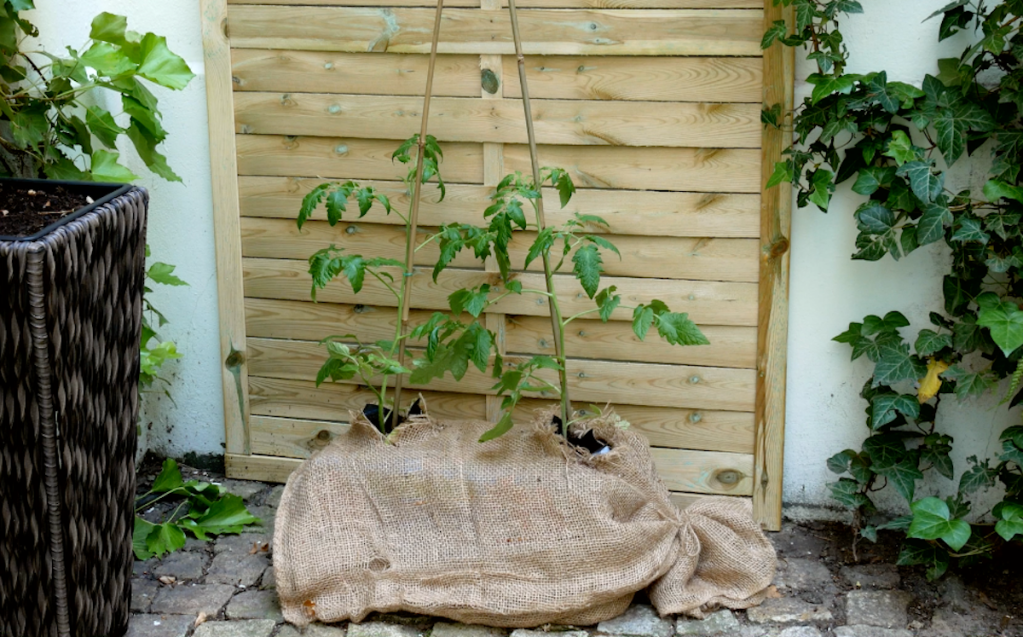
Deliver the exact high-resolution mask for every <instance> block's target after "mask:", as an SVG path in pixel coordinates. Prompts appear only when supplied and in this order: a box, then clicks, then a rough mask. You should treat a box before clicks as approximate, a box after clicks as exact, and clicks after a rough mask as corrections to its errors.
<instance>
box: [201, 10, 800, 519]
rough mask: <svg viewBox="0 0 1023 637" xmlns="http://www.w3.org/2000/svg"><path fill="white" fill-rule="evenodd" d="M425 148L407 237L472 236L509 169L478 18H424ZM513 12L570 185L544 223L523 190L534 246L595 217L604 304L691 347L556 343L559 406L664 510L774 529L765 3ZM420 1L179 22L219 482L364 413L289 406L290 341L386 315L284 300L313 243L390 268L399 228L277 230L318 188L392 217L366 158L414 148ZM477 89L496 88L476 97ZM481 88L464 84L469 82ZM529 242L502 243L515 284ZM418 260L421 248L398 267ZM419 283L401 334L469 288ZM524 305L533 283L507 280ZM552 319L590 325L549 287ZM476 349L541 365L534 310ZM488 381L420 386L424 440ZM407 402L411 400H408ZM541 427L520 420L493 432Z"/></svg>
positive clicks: (498, 56)
mask: <svg viewBox="0 0 1023 637" xmlns="http://www.w3.org/2000/svg"><path fill="white" fill-rule="evenodd" d="M446 4H448V5H450V6H451V8H450V9H445V13H444V19H443V24H442V30H441V36H440V45H439V46H440V48H439V50H440V53H441V55H440V56H439V57H438V66H437V76H436V80H435V83H434V95H435V99H434V101H433V106H432V110H431V117H430V128H429V130H430V132H431V133H432V134H433V135H435V136H437V137H438V139H440V141H441V142H442V144H443V147H444V151H445V161H444V163H443V165H442V172H443V174H444V176H445V180H446V181H447V182H448V184H449V186H448V195H447V198H446V199H445V200H444V201H443V202H438V201H437V199H438V197H437V193H436V191H435V190H434V189H433V187H432V186H430V187H428V188H427V189H426V200H425V201H424V202H423V205H422V208H421V221H420V223H421V224H422V225H423V226H425V227H424V232H428V231H429V230H430V229H431V228H432V227H436V226H439V225H441V224H443V223H448V222H465V221H475V222H479V220H480V219H481V218H482V210H483V209H484V208H485V207H486V206H487V205H488V199H487V198H488V196H489V194H490V192H491V191H492V188H493V186H494V185H495V184H496V183H497V182H498V181H499V180H500V178H501V177H502V176H503V175H504V174H505V173H506V172H509V171H515V170H519V171H522V172H524V173H528V172H529V164H528V162H529V159H528V152H527V149H526V147H525V145H524V143H525V141H526V134H525V127H524V120H523V116H522V107H521V102H520V101H519V99H518V98H519V97H520V95H521V92H520V86H519V82H518V76H517V72H516V68H515V60H514V57H513V56H512V55H511V53H512V43H511V29H510V24H509V22H508V14H507V11H506V10H505V9H504V8H503V6H504V5H503V4H502V2H501V0H453V1H449V2H448V3H446ZM598 4H599V5H603V4H606V3H604V2H601V1H600V0H521V1H520V2H519V5H520V8H521V10H520V12H519V14H520V20H521V22H522V31H523V34H524V37H525V38H526V40H525V42H524V48H525V52H526V55H527V73H528V79H529V82H530V92H531V94H532V96H533V99H534V103H533V109H534V113H535V119H536V129H537V135H538V139H539V143H540V144H541V146H540V158H541V163H542V164H543V165H552V166H561V167H564V168H566V169H568V170H569V171H570V172H571V174H572V178H573V180H574V181H575V183H576V185H577V186H578V187H579V188H580V190H579V192H578V193H577V195H576V197H575V198H574V199H573V200H572V202H571V203H570V204H569V206H568V207H567V208H565V209H563V210H562V209H560V208H559V205H558V200H557V193H556V192H553V191H550V192H548V191H545V192H544V198H545V203H546V206H545V207H546V208H547V210H548V221H549V222H550V223H559V222H563V221H564V220H566V219H567V218H569V217H570V216H571V215H572V214H573V213H575V212H584V213H590V214H598V215H601V216H603V217H605V218H606V219H607V220H608V221H609V222H610V228H609V229H608V230H607V232H609V233H610V234H611V235H613V240H614V242H615V243H616V244H617V245H618V247H619V248H620V249H621V251H622V259H621V260H620V261H619V260H616V259H613V258H611V259H608V260H607V261H608V262H607V264H606V267H607V280H606V282H605V284H616V285H618V287H619V290H620V291H622V292H624V293H625V294H626V295H627V297H628V302H629V303H631V304H635V303H637V302H647V301H649V300H650V299H654V298H659V299H663V300H664V301H666V302H667V303H668V304H669V305H670V306H671V307H672V309H674V310H677V311H682V312H688V313H689V314H690V316H691V317H693V319H694V320H696V321H697V322H698V323H699V324H700V325H701V327H702V329H703V330H704V332H705V333H706V335H707V336H708V338H709V339H710V341H711V343H712V344H711V345H710V346H705V347H688V348H681V347H669V346H667V345H664V344H663V343H662V342H659V341H658V340H657V338H656V337H653V338H651V339H650V340H649V341H648V342H646V343H642V342H639V341H638V340H637V339H636V338H635V337H634V336H633V334H632V331H631V325H630V320H631V316H630V314H629V313H628V312H627V311H621V310H620V311H618V312H616V313H615V314H614V316H613V317H612V318H613V320H612V321H611V322H609V323H606V324H604V323H601V322H599V321H591V320H580V321H578V322H575V323H573V324H572V327H571V329H570V330H569V333H568V335H567V347H568V351H569V353H570V354H571V355H572V356H573V358H572V359H571V361H570V364H569V371H570V378H571V384H572V385H573V392H574V393H573V396H574V398H575V399H576V400H577V401H578V402H579V403H600V404H603V403H607V402H610V403H613V404H614V405H615V406H616V408H617V409H618V411H619V413H621V414H622V416H623V417H624V418H626V419H627V420H629V421H630V422H631V423H632V425H633V427H634V428H635V429H636V430H638V431H641V432H642V433H644V434H645V435H646V436H647V437H648V438H649V439H650V442H651V444H652V445H653V447H654V457H655V459H656V462H657V466H658V468H659V470H660V472H661V475H662V476H663V478H664V481H665V483H666V484H667V485H668V487H669V488H670V489H671V490H672V491H673V492H675V493H676V499H677V501H678V502H679V503H680V504H686V503H688V502H691V501H692V500H693V498H697V497H701V496H703V495H707V494H714V495H729V496H735V497H751V498H753V501H754V507H755V511H756V515H757V516H758V518H759V519H760V520H761V522H762V523H763V524H764V525H765V527H767V528H772V529H776V528H778V526H779V524H780V519H781V518H780V515H781V477H782V474H781V458H782V434H783V418H784V398H785V395H784V394H785V388H784V380H785V336H786V335H785V329H786V320H785V319H786V312H787V279H788V256H787V251H788V239H787V237H788V228H789V207H790V205H791V201H790V200H789V197H788V191H787V190H784V189H774V190H773V191H768V192H764V191H763V185H764V184H765V183H766V180H767V178H768V176H769V175H770V174H771V169H772V167H773V163H774V162H775V161H776V160H777V159H778V157H779V156H780V153H781V151H782V149H783V147H784V144H785V143H786V140H785V136H784V135H783V134H782V133H781V132H780V131H777V130H773V129H765V128H764V127H763V126H762V125H761V123H760V110H761V108H762V105H763V104H765V103H767V104H774V103H782V104H783V105H785V106H786V107H789V106H791V103H792V60H793V58H792V56H791V52H788V53H786V52H784V51H783V50H782V49H781V47H780V46H777V45H776V46H774V47H772V48H771V49H769V50H768V51H766V52H762V51H761V50H760V46H759V44H760V39H761V35H762V33H763V31H764V29H765V25H769V24H771V23H772V22H774V21H775V20H779V19H790V17H789V16H788V15H787V13H786V12H785V11H784V10H782V9H779V8H775V7H774V6H773V4H772V2H771V0H766V1H762V0H620V1H616V2H614V3H613V4H614V6H615V8H614V9H605V8H600V7H597V6H594V5H598ZM433 6H434V5H433V3H432V2H431V1H430V0H204V1H203V9H202V11H203V20H204V41H205V48H206V76H207V92H208V99H209V110H210V139H211V155H212V161H213V179H214V205H215V218H216V230H217V245H218V267H219V274H218V283H219V289H220V292H219V298H220V312H221V335H222V338H221V341H222V347H221V349H222V355H223V361H224V370H223V378H224V387H225V417H226V426H227V456H226V460H227V470H228V473H229V475H232V476H236V477H248V478H260V479H267V480H281V481H283V480H284V479H286V477H287V475H288V474H289V473H290V472H291V471H292V470H293V469H294V467H295V466H297V464H298V463H299V462H300V461H301V458H304V457H306V456H308V455H309V454H310V453H311V452H312V451H314V450H316V449H318V448H320V447H322V446H323V445H325V444H327V443H328V442H329V441H330V440H331V438H332V437H333V436H335V435H336V434H337V433H338V432H340V431H342V430H343V429H344V428H345V427H346V426H347V425H346V424H345V423H344V420H345V419H346V418H347V410H348V409H358V408H360V407H361V406H362V405H363V404H364V403H365V402H366V401H367V400H368V399H369V398H370V397H371V394H370V393H369V392H368V391H367V390H366V389H365V388H364V387H360V386H358V385H356V384H345V383H339V384H330V385H325V386H323V387H321V388H318V389H317V388H315V386H314V383H313V379H314V378H315V375H316V371H317V370H318V368H319V366H320V364H321V363H322V360H323V353H322V350H321V348H320V347H319V346H317V344H316V341H317V340H318V339H320V338H321V337H323V336H325V335H327V334H337V333H348V332H354V333H356V334H358V335H359V336H360V337H361V338H362V339H363V340H368V341H372V340H376V339H380V338H387V337H390V336H391V335H393V327H394V324H395V320H396V311H395V309H394V307H393V298H392V297H391V296H390V295H389V294H386V293H385V291H384V290H382V289H380V288H379V287H377V286H375V285H374V283H375V281H367V282H366V285H365V287H364V289H363V291H362V292H361V293H360V294H359V295H354V294H353V293H352V291H351V288H350V287H348V285H347V284H346V283H343V282H337V283H335V284H332V285H331V286H329V287H328V288H327V289H325V290H323V291H322V292H321V293H320V294H319V295H318V298H319V301H320V302H319V303H312V302H310V299H309V288H310V280H309V276H308V274H307V272H306V270H307V264H306V262H305V259H306V258H307V257H308V255H309V254H311V253H312V252H314V251H315V250H317V249H319V248H321V247H324V246H326V245H329V244H331V243H333V244H336V245H338V246H341V247H345V248H350V249H352V250H357V251H359V252H361V253H362V254H364V255H372V256H388V257H393V258H399V259H400V258H401V257H402V254H403V247H404V240H403V236H402V232H401V228H400V226H397V225H396V224H397V223H399V222H400V220H399V219H397V218H394V217H387V216H385V215H384V214H382V211H380V210H378V209H376V208H374V209H373V211H371V212H370V214H369V215H367V216H366V217H365V218H363V219H359V220H346V221H345V222H344V223H341V224H339V225H337V226H336V227H330V226H329V225H328V224H327V223H326V221H325V220H324V216H323V211H322V210H321V211H318V212H317V213H316V215H314V217H313V220H312V221H310V222H309V223H307V224H306V225H305V227H304V228H303V229H302V230H301V231H299V230H298V229H297V228H296V227H295V223H294V219H295V216H296V215H297V211H298V208H299V204H300V202H301V199H302V197H303V196H304V194H305V193H306V192H308V191H309V189H311V188H312V187H314V186H316V185H317V184H319V183H321V181H323V180H326V179H355V180H359V181H360V182H362V183H364V184H367V185H372V186H374V187H376V188H378V189H379V190H381V191H383V192H385V193H386V194H388V195H389V196H390V197H391V199H392V201H393V202H394V203H396V204H397V205H398V206H406V205H407V203H408V202H407V197H406V195H405V194H404V188H403V185H402V184H401V182H400V177H401V171H402V170H403V167H401V166H396V165H394V164H393V163H392V162H391V160H390V154H391V152H392V150H393V149H394V147H395V146H396V141H397V140H402V139H405V138H407V137H409V136H410V135H412V134H413V133H414V132H417V131H418V126H419V117H420V111H421V108H422V100H421V96H422V92H423V90H424V87H425V78H426V65H427V55H425V53H428V51H429V38H430V29H431V26H432V21H433ZM488 72H489V73H493V74H494V76H495V77H496V78H497V79H498V84H497V88H496V90H494V91H493V92H489V91H488V90H486V89H485V88H483V83H482V82H481V75H482V74H483V73H488ZM488 86H489V84H488ZM531 241H532V235H531V234H529V233H522V234H521V235H519V236H517V237H516V239H515V241H514V243H513V246H512V251H513V254H514V255H515V257H517V258H518V259H519V261H520V262H521V260H522V257H523V256H524V255H525V252H526V250H527V249H528V246H529V244H530V242H531ZM434 257H435V248H432V247H431V248H426V249H424V250H422V251H421V253H420V254H419V255H418V258H419V259H420V260H421V261H420V262H419V263H420V264H421V265H426V264H429V263H431V262H432V261H433V259H434ZM453 265H454V267H453V268H452V269H451V270H449V271H448V272H446V273H445V275H442V276H441V278H440V279H439V280H438V282H437V283H434V282H433V281H432V280H431V279H430V276H429V275H428V269H424V271H423V272H422V273H421V274H420V275H419V276H416V277H415V278H414V282H413V283H414V287H413V306H414V307H415V308H416V311H414V312H413V314H412V320H413V322H415V321H416V320H417V318H420V317H424V316H428V315H429V312H430V311H431V310H435V309H446V307H447V300H446V299H447V295H448V294H450V293H451V292H452V291H453V290H455V289H457V288H459V287H470V286H473V285H478V284H480V283H484V282H488V281H489V282H493V281H494V278H495V274H494V271H495V269H496V268H494V267H493V264H485V265H483V266H481V265H480V264H479V263H476V262H473V260H471V259H469V258H467V256H466V257H461V258H459V259H457V260H456V261H455V262H454V264H453ZM518 276H519V278H520V279H521V280H522V281H523V283H524V285H526V286H527V287H529V286H533V287H543V284H542V276H541V274H540V273H539V272H538V271H537V269H536V268H535V267H532V268H530V269H529V270H527V271H525V272H522V273H520V274H519V275H518ZM557 288H558V290H559V291H560V292H561V293H562V294H563V295H564V298H565V308H564V310H565V312H567V313H568V314H573V313H575V312H578V311H581V310H584V309H588V308H589V307H592V301H590V300H588V299H587V298H585V295H584V294H583V293H582V290H581V288H580V287H579V285H578V284H577V282H576V281H575V280H574V279H573V278H572V277H571V276H568V275H564V276H559V277H558V280H557ZM491 310H492V311H491V312H490V313H489V314H488V316H487V323H488V326H489V327H491V329H493V330H494V331H495V332H497V333H498V334H499V337H500V338H499V340H500V343H501V345H500V346H501V347H502V351H503V352H506V354H507V357H508V358H509V359H510V360H513V361H514V360H515V359H516V357H519V356H523V355H529V354H536V353H551V352H552V338H551V335H550V333H549V329H550V324H549V321H548V320H546V318H545V317H546V315H547V307H546V305H545V304H544V302H543V301H542V300H541V302H540V303H538V302H537V300H536V299H534V298H530V297H508V298H506V299H504V300H503V301H502V302H501V303H499V304H497V305H495V306H493V307H492V308H491ZM491 385H492V380H491V379H490V378H488V377H484V376H483V375H481V374H474V373H470V374H468V375H467V376H466V378H465V379H464V381H463V382H461V383H455V382H453V381H451V379H450V378H445V379H442V380H439V381H434V382H432V383H430V385H429V386H428V387H422V388H417V389H422V391H423V394H424V395H425V396H426V398H427V401H428V404H429V407H430V411H431V412H432V413H434V414H435V415H437V416H440V417H446V418H488V417H489V418H494V417H495V416H496V414H497V412H498V410H499V399H498V398H496V397H495V396H494V395H493V392H492V391H491V389H490V387H491ZM413 387H415V386H413ZM543 404H545V403H544V400H543V397H537V398H536V399H531V400H528V401H525V402H524V403H523V404H522V405H521V407H520V412H519V414H518V416H519V417H520V418H521V419H527V418H529V414H530V413H531V410H533V409H535V408H536V407H538V406H541V405H543Z"/></svg>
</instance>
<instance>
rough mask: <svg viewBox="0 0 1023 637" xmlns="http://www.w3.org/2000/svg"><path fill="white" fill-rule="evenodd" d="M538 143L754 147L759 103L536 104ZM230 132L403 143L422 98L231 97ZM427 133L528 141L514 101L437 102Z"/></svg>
mask: <svg viewBox="0 0 1023 637" xmlns="http://www.w3.org/2000/svg"><path fill="white" fill-rule="evenodd" d="M532 107H533V117H534V118H535V122H534V127H535V129H536V139H537V142H538V143H540V144H566V145H579V146H603V145H610V146H660V147H673V148H759V147H760V141H761V132H760V128H761V123H760V108H761V107H760V105H759V104H689V103H676V104H673V105H672V106H671V107H670V108H666V107H665V105H664V104H662V103H661V102H617V101H616V102H606V101H605V102H598V101H592V100H533V102H532ZM234 112H235V131H236V132H238V133H247V134H257V135H308V136H325V137H359V138H374V139H394V140H403V139H407V138H409V137H411V136H412V135H414V134H415V133H416V132H417V131H418V130H419V127H420V125H421V121H422V99H421V98H419V97H406V96H384V95H331V94H322V93H236V94H235V96H234ZM430 134H431V135H433V136H434V137H436V138H437V139H438V140H440V141H441V142H442V143H447V142H496V143H506V144H513V143H516V142H520V143H521V142H523V141H525V139H526V124H525V118H524V115H523V111H522V105H521V104H520V103H519V102H518V101H516V100H484V99H480V98H466V97H436V98H433V100H431V102H430Z"/></svg>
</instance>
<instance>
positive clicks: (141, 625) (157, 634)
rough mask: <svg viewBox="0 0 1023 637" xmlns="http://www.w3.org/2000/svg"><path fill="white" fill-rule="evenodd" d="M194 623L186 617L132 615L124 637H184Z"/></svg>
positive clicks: (191, 618) (190, 618) (192, 619)
mask: <svg viewBox="0 0 1023 637" xmlns="http://www.w3.org/2000/svg"><path fill="white" fill-rule="evenodd" d="M194 621H195V618H193V617H189V616H187V615H133V616H132V618H131V621H130V622H129V623H128V632H127V633H126V634H125V636H124V637H185V635H186V634H187V633H188V631H189V630H190V629H191V628H192V623H193V622H194Z"/></svg>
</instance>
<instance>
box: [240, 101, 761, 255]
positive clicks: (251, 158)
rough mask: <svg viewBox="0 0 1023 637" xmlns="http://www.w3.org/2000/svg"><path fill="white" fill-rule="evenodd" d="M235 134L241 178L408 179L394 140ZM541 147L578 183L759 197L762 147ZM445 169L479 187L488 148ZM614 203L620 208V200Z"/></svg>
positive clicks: (519, 163)
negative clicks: (395, 157)
mask: <svg viewBox="0 0 1023 637" xmlns="http://www.w3.org/2000/svg"><path fill="white" fill-rule="evenodd" d="M493 101H497V100H493ZM235 139H236V144H237V148H238V174H239V175H253V176H256V175H266V176H279V177H322V178H325V179H327V178H329V179H391V180H394V179H401V178H402V177H403V176H404V166H402V165H401V164H398V163H397V162H392V160H391V153H392V152H394V149H395V148H396V147H397V146H398V144H397V143H396V142H394V141H390V140H360V139H355V138H350V139H342V138H337V137H332V138H323V137H285V136H282V135H238V136H236V137H235ZM539 152H540V164H541V165H543V166H558V167H561V168H564V169H565V170H567V171H569V173H570V174H571V176H572V180H573V181H574V182H575V184H576V186H577V187H579V188H610V189H620V190H659V191H673V192H685V191H690V192H696V193H749V194H757V195H758V201H759V192H760V182H759V180H758V179H757V174H759V173H758V171H759V170H760V152H759V151H757V150H750V149H743V148H734V149H716V148H711V149H708V148H628V147H610V146H587V147H578V146H541V147H540V148H539ZM504 167H505V170H506V171H508V172H514V171H516V170H517V171H520V172H522V173H523V174H528V173H529V170H530V168H529V149H528V147H526V146H525V145H517V144H505V145H504ZM441 174H442V175H443V176H444V180H445V181H447V182H451V183H459V182H460V183H477V184H482V183H483V145H482V144H460V143H449V144H444V161H443V163H442V164H441ZM424 192H425V193H426V195H425V196H426V197H427V198H428V199H429V198H434V197H436V194H435V193H436V190H435V186H434V185H433V184H432V183H431V184H428V185H427V187H426V189H425V191H424ZM597 196H598V197H599V196H601V195H597ZM719 196H720V195H717V194H715V195H713V197H712V198H710V199H708V198H706V197H703V196H702V195H701V196H699V198H698V199H697V201H699V202H700V203H699V205H698V206H697V207H698V208H702V207H705V206H709V205H710V204H711V203H714V201H715V199H716V198H717V197H719ZM613 201H616V202H619V203H618V204H616V205H621V200H620V199H617V200H613ZM570 205H571V204H570ZM744 209H745V208H744ZM757 210H758V211H759V202H758V203H757ZM587 212H588V211H587ZM757 219H758V220H759V216H758V217H757ZM758 223H759V221H758ZM743 227H744V228H745V227H746V226H745V225H743ZM743 236H750V235H743ZM752 236H759V235H757V234H754V235H752Z"/></svg>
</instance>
